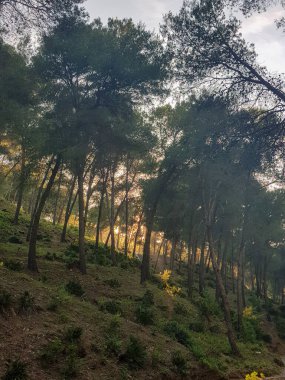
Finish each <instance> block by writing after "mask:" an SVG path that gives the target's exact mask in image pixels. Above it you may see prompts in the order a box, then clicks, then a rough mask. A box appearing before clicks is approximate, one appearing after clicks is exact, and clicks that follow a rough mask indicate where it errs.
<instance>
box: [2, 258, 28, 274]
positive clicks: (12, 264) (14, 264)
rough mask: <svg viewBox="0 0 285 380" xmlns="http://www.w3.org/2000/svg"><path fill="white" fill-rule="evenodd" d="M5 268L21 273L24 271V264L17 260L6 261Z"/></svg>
mask: <svg viewBox="0 0 285 380" xmlns="http://www.w3.org/2000/svg"><path fill="white" fill-rule="evenodd" d="M4 267H5V268H7V269H9V270H11V271H13V272H20V271H21V270H22V269H23V266H22V264H21V263H20V262H19V261H16V260H4Z"/></svg>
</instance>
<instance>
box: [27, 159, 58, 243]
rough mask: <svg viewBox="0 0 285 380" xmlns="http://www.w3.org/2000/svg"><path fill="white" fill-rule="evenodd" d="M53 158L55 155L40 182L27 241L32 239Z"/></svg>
mask: <svg viewBox="0 0 285 380" xmlns="http://www.w3.org/2000/svg"><path fill="white" fill-rule="evenodd" d="M53 160H54V156H52V158H51V159H50V161H49V163H48V166H47V168H46V171H45V174H44V177H43V180H42V182H41V184H40V187H39V190H38V194H37V198H36V202H35V205H34V208H33V212H32V216H31V221H30V224H29V228H28V232H27V237H26V241H29V240H30V236H31V230H32V226H33V224H34V218H35V215H36V212H37V208H38V205H39V201H40V199H41V195H42V192H43V188H44V184H45V183H46V180H47V177H48V173H49V171H50V168H51V165H52V163H53Z"/></svg>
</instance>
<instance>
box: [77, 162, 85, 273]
mask: <svg viewBox="0 0 285 380" xmlns="http://www.w3.org/2000/svg"><path fill="white" fill-rule="evenodd" d="M77 181H78V214H79V229H78V230H79V231H78V232H79V236H78V237H79V239H78V240H79V242H78V243H79V267H80V272H81V273H82V274H86V258H85V242H84V239H85V218H84V168H83V166H82V165H80V167H79V168H78V172H77Z"/></svg>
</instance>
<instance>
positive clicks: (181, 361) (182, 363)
mask: <svg viewBox="0 0 285 380" xmlns="http://www.w3.org/2000/svg"><path fill="white" fill-rule="evenodd" d="M171 362H172V364H173V366H174V369H175V371H176V372H177V373H179V374H180V375H182V376H185V375H186V373H187V360H186V359H185V357H184V355H183V354H182V352H181V351H174V352H172V354H171Z"/></svg>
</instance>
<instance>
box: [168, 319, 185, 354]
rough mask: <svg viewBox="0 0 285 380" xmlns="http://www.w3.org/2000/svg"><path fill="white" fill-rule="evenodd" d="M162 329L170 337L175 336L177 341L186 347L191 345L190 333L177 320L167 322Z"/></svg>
mask: <svg viewBox="0 0 285 380" xmlns="http://www.w3.org/2000/svg"><path fill="white" fill-rule="evenodd" d="M164 331H165V332H166V333H167V334H168V335H169V336H171V337H172V338H175V339H176V340H177V342H179V343H181V344H183V346H186V347H188V348H190V347H191V338H190V334H189V333H188V331H187V330H186V329H185V328H184V327H183V326H181V325H180V324H179V323H178V322H176V321H170V322H167V323H166V325H165V326H164Z"/></svg>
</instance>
